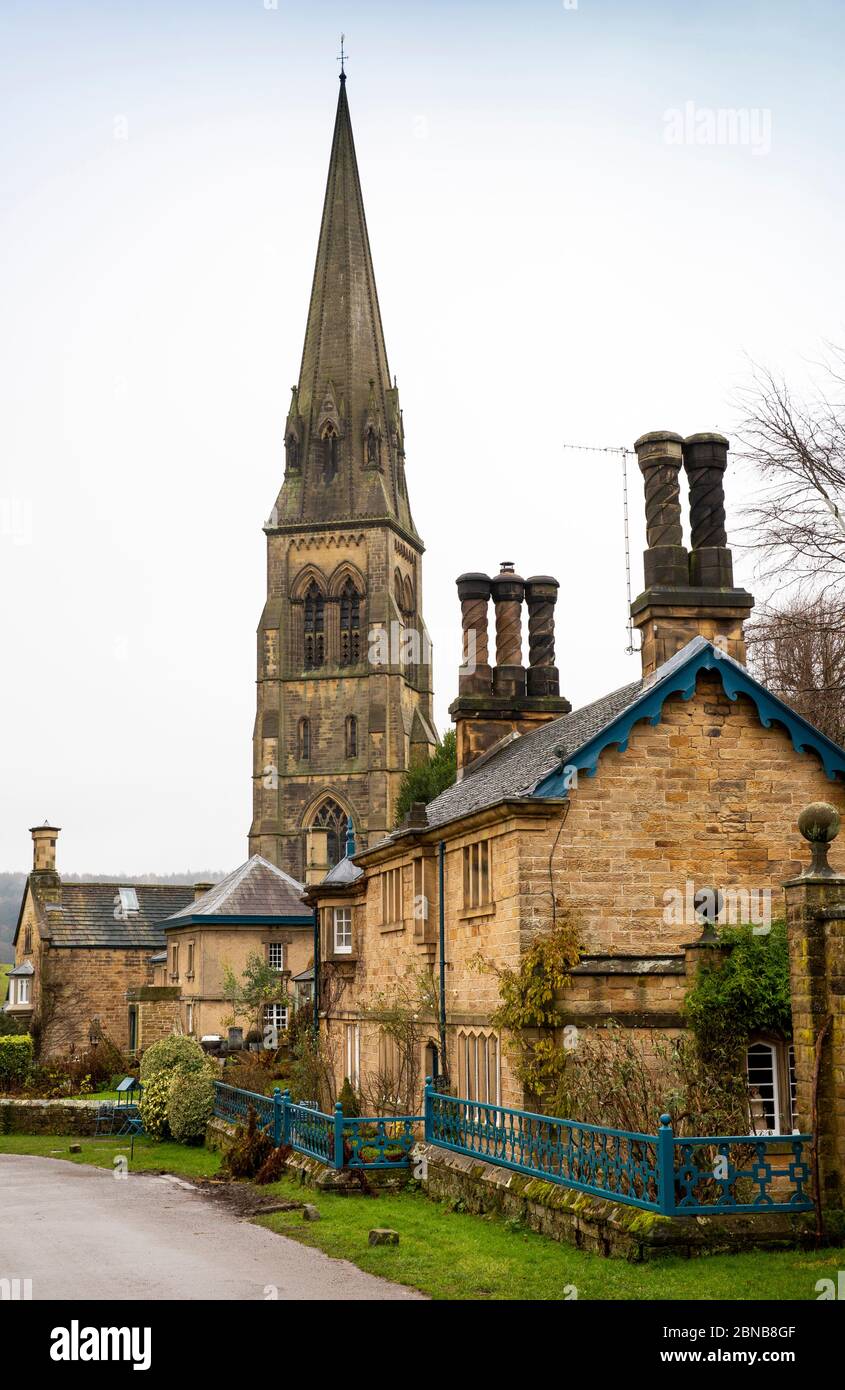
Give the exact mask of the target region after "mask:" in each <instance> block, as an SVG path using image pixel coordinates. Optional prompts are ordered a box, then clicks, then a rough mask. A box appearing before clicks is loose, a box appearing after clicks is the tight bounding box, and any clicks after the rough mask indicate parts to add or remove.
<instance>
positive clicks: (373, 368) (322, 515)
mask: <svg viewBox="0 0 845 1390" xmlns="http://www.w3.org/2000/svg"><path fill="white" fill-rule="evenodd" d="M264 530H265V533H266V536H267V602H266V604H265V606H264V611H263V613H262V616H261V622H260V624H259V628H258V687H257V688H258V698H257V714H256V721H255V729H254V735H253V821H252V827H251V829H250V837H249V842H250V853H251V854H255V853H258V854H262V855H263V856H264V857H265V858H267V859H269V860H271V861H272V862H273V863H274V864H277V865H278V866H279V867H280V868H282V869H284V870H286V871H287V872H288V873H290V874H292V875H293V876H294V877H296V878H298V879H300V880H306V881H308V882H315V881H318V880H319V879H320V878H322V877H323V875H324V874H325V873H326V872H327V871H328V869H329V868H330V867H331V865H332V864H334V863H335V862H336V861H337V860H338V859H339V858H341V857H342V855H343V853H344V842H345V836H346V821H347V818H348V817H351V818H352V822H353V825H354V828H355V836H356V843H357V844H358V845H359V847H361V846H364V845H366V844H367V843H369V844H374V843H375V842H376V841H377V840H378V839H380V838H381V837H382V836H383V835H385V834H387V833H388V832H389V831H390V830H391V829H392V827H393V822H394V818H395V806H396V798H397V793H398V790H399V785H400V782H401V779H402V776H403V774H404V772H405V771H406V769H407V768H408V767H409V766H410V765H412V764H413V763H414V762H415V761H418V760H423V759H426V758H428V757H429V756H430V754H431V752H432V750H433V747H434V745H435V743H436V741H437V738H436V734H435V732H434V729H433V725H432V708H431V702H432V686H431V647H430V642H429V640H428V634H427V631H426V628H425V624H424V622H423V617H422V555H423V544H422V541H421V540H420V537H419V535H418V534H417V530H416V527H415V526H414V522H413V519H412V516H411V510H410V506H409V502H408V489H407V484H406V481H405V442H404V431H403V423H402V412H401V409H400V407H399V394H398V391H397V388H396V383H395V381H393V382H391V378H390V372H389V370H388V363H387V352H386V349H385V344H384V333H383V329H382V323H381V313H380V310H379V304H378V297H377V294H376V284H375V275H374V273H373V263H372V257H371V254H370V244H369V238H368V235H367V224H366V218H365V215H364V204H363V200H362V196H361V184H360V180H359V176H358V166H357V161H356V157H355V145H354V141H353V137H352V125H351V121H350V116H349V105H348V102H347V97H346V77H345V75H344V74H342V75H341V79H340V94H339V99H338V106H337V116H336V120H335V128H334V137H333V141H332V150H331V158H330V162H329V174H328V182H327V186H326V196H325V202H324V205H323V217H322V223H321V226H320V237H319V243H318V247H317V262H316V266H315V269H314V282H313V286H312V290H311V302H310V305H309V309H308V322H307V326H306V330H305V346H304V348H303V353H302V364H301V367H300V373H299V382H298V384H297V385H296V386H295V387H294V388H293V392H292V398H291V403H290V410H289V413H288V417H287V422H286V425H285V474H284V482H283V484H282V489H281V492H280V493H279V496H278V499H277V501H276V504H275V506H274V508H273V511H272V514H271V516H270V519H269V521H268V522H267V523H266V525H265V527H264Z"/></svg>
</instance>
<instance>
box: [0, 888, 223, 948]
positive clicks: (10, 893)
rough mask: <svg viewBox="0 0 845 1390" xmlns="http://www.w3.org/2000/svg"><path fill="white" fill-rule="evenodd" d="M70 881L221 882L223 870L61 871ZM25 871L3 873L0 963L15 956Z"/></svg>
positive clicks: (0, 916)
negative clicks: (176, 871) (158, 871)
mask: <svg viewBox="0 0 845 1390" xmlns="http://www.w3.org/2000/svg"><path fill="white" fill-rule="evenodd" d="M62 878H64V879H66V880H67V881H68V882H71V883H219V882H220V880H221V878H223V874H222V873H221V872H220V871H219V870H218V869H215V870H213V871H210V870H208V869H199V870H197V872H196V873H184V874H62ZM25 884H26V874H14V873H0V963H2V962H3V961H10V960H13V959H14V952H13V951H12V937H13V936H14V934H15V927H16V926H17V924H18V913H19V912H20V910H21V899H22V898H23V890H24V886H25Z"/></svg>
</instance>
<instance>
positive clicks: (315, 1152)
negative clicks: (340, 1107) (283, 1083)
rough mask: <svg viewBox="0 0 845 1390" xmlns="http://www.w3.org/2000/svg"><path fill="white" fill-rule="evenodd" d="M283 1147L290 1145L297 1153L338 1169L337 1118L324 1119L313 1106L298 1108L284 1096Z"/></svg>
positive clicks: (320, 1112) (328, 1117)
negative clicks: (336, 1151) (335, 1162)
mask: <svg viewBox="0 0 845 1390" xmlns="http://www.w3.org/2000/svg"><path fill="white" fill-rule="evenodd" d="M282 1107H283V1119H282V1143H283V1144H290V1147H291V1148H292V1149H296V1151H297V1153H301V1154H308V1155H309V1156H310V1157H311V1158H319V1159H320V1161H321V1163H325V1164H326V1166H327V1167H329V1168H333V1167H334V1157H335V1134H334V1117H333V1116H332V1115H324V1114H323V1113H322V1111H321V1110H317V1108H316V1107H314V1106H311V1105H295V1104H294V1103H293V1101H291V1100H290V1099H287V1092H286V1091H285V1092H283V1093H282Z"/></svg>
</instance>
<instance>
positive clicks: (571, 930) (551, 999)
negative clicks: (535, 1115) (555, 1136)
mask: <svg viewBox="0 0 845 1390" xmlns="http://www.w3.org/2000/svg"><path fill="white" fill-rule="evenodd" d="M579 959H580V948H579V938H578V931H577V929H576V927H575V925H574V923H573V921H572V920H571V918H570V917H568V916H567V915H566V914H564V915H563V916H562V918H561V919H560V920H559V921H558V922H557V923H556V925H555V926H554V927H552V929H551V931H549V932H545V933H543V935H542V936H537V937H535V938H534V941H533V942H532V943H531V946H530V947H529V949H528V950H527V951H526V952H525V954H524V955H523V956H522V958H521V960H520V963H519V965H518V966H517V967H516V969H513V968H511V967H510V966H505V967H503V968H501V969H497V968H496V967H495V966H491V965H490V964H489V962H487V961H486V960H485V959H484V957H482V956H480V955H479V956H477V957H476V958H475V960H474V962H473V963H474V965H475V967H476V969H478V970H480V971H482V972H486V971H489V970H493V972H494V973H495V975H496V976H497V978H498V982H499V1004H498V1005H497V1007H496V1009H495V1010H494V1011H493V1013H492V1014H491V1017H490V1022H491V1023H492V1024H493V1027H494V1028H499V1029H502V1030H504V1031H506V1032H507V1034H508V1044H509V1047H510V1049H511V1052H512V1054H513V1058H514V1069H515V1071H516V1074H517V1077H518V1078H519V1080H520V1081H521V1082H522V1084H523V1085H524V1086H525V1087H526V1089H527V1090H528V1091H529V1092H531V1093H532V1095H534V1096H535V1097H536V1098H537V1104H542V1103H544V1102H545V1101H546V1100H547V1099H548V1097H549V1096H550V1095H552V1094H553V1093H555V1092H556V1091H557V1089H558V1087H559V1085H560V1079H561V1075H562V1071H563V1066H564V1058H565V1053H564V1052H563V1050H562V1048H561V1046H560V1044H559V1042H558V1039H557V1036H556V1030H558V1029H559V1028H560V1012H559V1003H558V996H559V995H560V994H561V992H562V991H563V990H564V989H566V988H567V987H568V986H569V985H570V983H571V980H572V970H573V968H574V966H576V965H577V964H578V961H579Z"/></svg>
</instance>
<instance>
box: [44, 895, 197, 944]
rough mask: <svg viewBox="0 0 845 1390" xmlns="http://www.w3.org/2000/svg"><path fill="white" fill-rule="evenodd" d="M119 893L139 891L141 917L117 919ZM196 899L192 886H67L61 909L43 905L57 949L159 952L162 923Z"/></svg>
mask: <svg viewBox="0 0 845 1390" xmlns="http://www.w3.org/2000/svg"><path fill="white" fill-rule="evenodd" d="M118 888H134V889H135V892H136V894H137V896H138V911H137V912H130V913H128V914H127V915H125V916H115V912H116V911H119V907H118V904H119V901H120V899H119V894H118ZM193 896H194V890H193V887H192V886H191V884H190V883H181V884H171V883H166V884H165V883H132V882H128V883H67V882H63V883H62V901H61V905H59V904H57V903H50V902H47V903H42V904H41V907H42V914H41V915H42V920H43V921H44V924H45V929H46V931H47V932H48V933H49V936H50V940H51V941H52V943H53V945H54V946H106V947H116V948H120V947H122V948H123V949H124V950H132V949H138V950H147V949H150V950H155V949H161V947H162V946H164V945H165V944H166V938H165V935H164V929H163V927H162V925H161V924H162V922H163V921H164V920H165V918H167V917H170V916H172V915H173V913H174V912H178V911H179V909H180V908H181V907H184V905H185V904H186V903H189V902H190V901H191V899H192V898H193ZM116 900H117V902H116Z"/></svg>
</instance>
